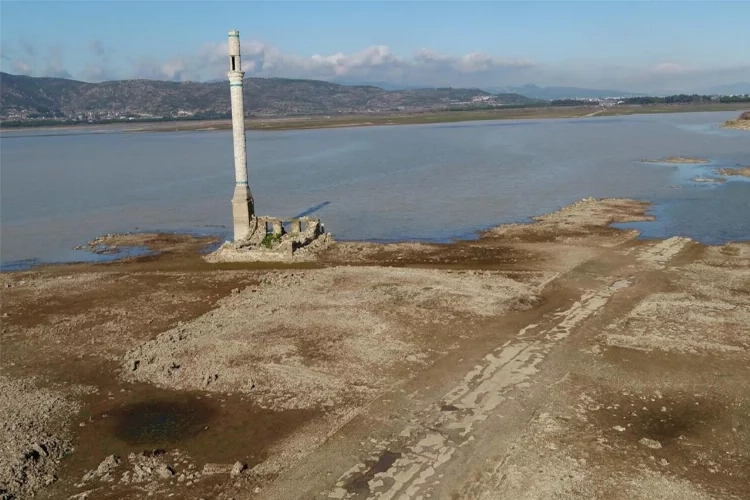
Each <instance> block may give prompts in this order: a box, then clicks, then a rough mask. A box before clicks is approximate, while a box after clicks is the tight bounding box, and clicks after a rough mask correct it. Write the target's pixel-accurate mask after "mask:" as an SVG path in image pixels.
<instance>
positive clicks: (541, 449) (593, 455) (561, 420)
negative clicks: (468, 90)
mask: <svg viewBox="0 0 750 500" xmlns="http://www.w3.org/2000/svg"><path fill="white" fill-rule="evenodd" d="M647 208H648V205H647V204H646V203H642V202H638V201H633V200H594V199H587V200H582V201H581V202H578V203H576V204H574V205H572V206H570V207H565V208H563V209H562V210H560V211H558V212H555V213H553V214H548V215H545V216H541V217H538V218H536V221H535V222H534V223H532V224H512V225H506V226H501V227H498V228H493V229H491V230H488V231H486V232H484V233H482V234H481V235H480V238H479V239H478V240H476V241H466V242H457V243H455V244H450V245H433V244H421V243H398V244H385V245H384V244H372V243H337V244H335V245H333V246H332V247H330V248H329V249H327V250H325V251H324V252H323V253H322V254H321V255H320V259H319V260H318V261H317V262H315V263H306V264H304V265H302V264H295V265H280V264H273V265H268V264H261V263H252V264H220V265H211V264H208V263H206V262H205V261H203V259H202V258H201V252H203V251H205V250H206V248H208V247H209V246H210V245H215V244H216V241H215V240H214V239H212V238H191V237H189V236H180V235H149V234H142V235H111V236H108V237H107V238H105V239H103V240H101V241H97V242H94V246H95V247H96V248H97V249H101V248H112V249H116V250H117V251H122V250H123V249H127V247H131V246H144V247H148V248H149V249H150V250H151V252H152V253H151V254H150V255H146V256H134V257H129V258H127V259H125V260H123V261H119V262H114V263H107V264H97V265H83V264H78V265H70V266H50V267H43V268H39V269H35V270H32V271H27V272H18V273H4V274H2V275H0V286H2V288H0V293H1V294H2V312H3V325H2V337H1V339H2V347H3V351H2V357H3V366H2V375H1V378H0V381H1V382H2V383H1V384H0V389H2V390H0V397H2V398H4V399H5V400H6V401H7V403H6V405H4V406H5V408H4V409H3V410H0V411H5V412H6V413H4V414H3V417H4V418H3V420H4V421H5V422H12V424H11V425H15V426H16V427H14V428H11V427H7V426H6V427H5V428H4V430H3V435H2V436H0V437H1V438H2V443H3V445H4V446H5V447H6V449H12V450H15V451H13V452H12V453H6V454H5V455H4V456H3V457H2V461H0V478H1V479H2V481H3V483H2V487H3V488H5V489H6V490H7V493H8V495H11V494H12V495H15V496H17V497H19V498H24V497H26V496H29V495H31V494H32V493H35V494H36V495H37V496H38V497H40V498H69V497H70V498H89V499H95V498H112V499H115V498H148V497H152V498H154V497H155V498H167V497H177V498H222V499H224V498H226V499H228V498H236V499H239V498H264V499H268V500H273V499H285V500H286V499H292V498H300V499H302V498H305V499H308V498H375V497H378V496H383V495H385V496H387V495H393V496H394V497H399V498H405V499H416V498H420V497H421V498H451V499H460V498H481V499H501V498H503V499H505V498H513V499H516V498H529V499H531V498H601V499H605V498H606V499H607V500H609V499H612V498H622V499H625V498H628V499H631V498H636V499H646V498H667V499H674V500H677V499H697V500H703V499H709V498H738V499H742V498H748V497H750V494H749V492H748V489H747V486H746V485H747V484H750V477H748V475H747V474H748V473H747V471H748V470H750V462H749V457H750V421H748V417H747V415H748V414H750V412H749V411H748V410H749V409H750V392H749V391H748V387H749V386H750V385H749V384H748V380H750V368H748V366H750V336H749V334H748V331H750V314H749V313H748V311H750V244H748V243H733V244H728V245H724V246H721V247H705V246H703V245H699V244H697V243H695V242H692V241H691V240H689V239H686V238H670V239H668V240H664V241H638V240H636V239H635V237H636V236H637V234H638V233H637V232H636V231H621V230H616V229H613V228H611V227H609V224H611V223H612V222H624V221H632V220H648V219H649V217H648V216H647V215H645V211H646V210H647ZM22 380H23V382H22ZM6 414H7V415H6ZM17 429H21V430H22V432H20V433H19V432H15V430H17ZM37 444H39V445H40V449H42V450H47V451H46V452H47V453H48V455H46V456H45V455H44V454H43V453H40V452H39V451H38V450H37V454H34V453H31V454H29V453H28V452H29V450H32V451H33V450H34V449H36V448H34V446H35V445H37ZM41 444H44V447H43V448H41ZM6 483H7V484H6ZM8 485H10V486H8ZM11 488H13V489H11Z"/></svg>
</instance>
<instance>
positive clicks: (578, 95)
mask: <svg viewBox="0 0 750 500" xmlns="http://www.w3.org/2000/svg"><path fill="white" fill-rule="evenodd" d="M486 90H488V91H490V92H493V91H505V92H513V93H518V94H522V95H525V96H527V97H531V98H535V99H546V100H555V99H586V98H588V99H603V98H606V97H631V96H640V95H643V94H634V93H633V92H625V91H624V90H606V89H587V88H581V87H539V86H538V85H522V86H520V87H507V88H488V89H486Z"/></svg>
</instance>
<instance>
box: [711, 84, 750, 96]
mask: <svg viewBox="0 0 750 500" xmlns="http://www.w3.org/2000/svg"><path fill="white" fill-rule="evenodd" d="M700 93H701V94H713V95H743V94H750V82H738V83H732V84H730V85H716V86H713V87H705V88H703V89H701V92H700Z"/></svg>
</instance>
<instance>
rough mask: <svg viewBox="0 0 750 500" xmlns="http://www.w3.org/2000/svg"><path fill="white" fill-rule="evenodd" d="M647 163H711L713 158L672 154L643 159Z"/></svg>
mask: <svg viewBox="0 0 750 500" xmlns="http://www.w3.org/2000/svg"><path fill="white" fill-rule="evenodd" d="M643 161H644V162H645V163H690V164H692V163H695V164H699V163H711V160H707V159H705V158H692V157H685V156H670V157H669V158H664V159H661V160H643Z"/></svg>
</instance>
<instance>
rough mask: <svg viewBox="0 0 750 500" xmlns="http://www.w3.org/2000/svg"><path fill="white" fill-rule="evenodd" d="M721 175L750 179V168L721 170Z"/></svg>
mask: <svg viewBox="0 0 750 500" xmlns="http://www.w3.org/2000/svg"><path fill="white" fill-rule="evenodd" d="M719 173H720V174H721V175H740V176H742V177H750V167H737V168H720V169H719Z"/></svg>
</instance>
